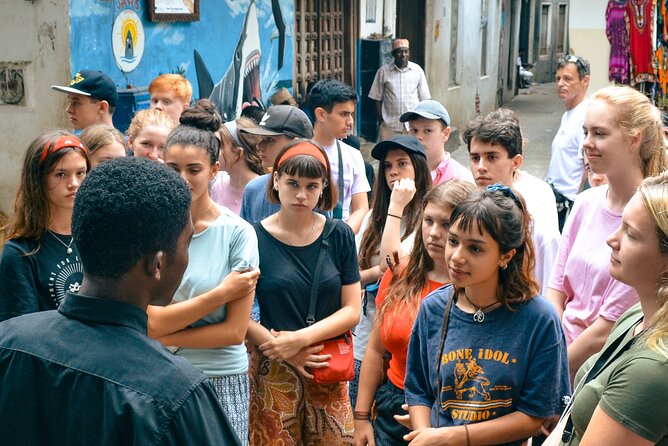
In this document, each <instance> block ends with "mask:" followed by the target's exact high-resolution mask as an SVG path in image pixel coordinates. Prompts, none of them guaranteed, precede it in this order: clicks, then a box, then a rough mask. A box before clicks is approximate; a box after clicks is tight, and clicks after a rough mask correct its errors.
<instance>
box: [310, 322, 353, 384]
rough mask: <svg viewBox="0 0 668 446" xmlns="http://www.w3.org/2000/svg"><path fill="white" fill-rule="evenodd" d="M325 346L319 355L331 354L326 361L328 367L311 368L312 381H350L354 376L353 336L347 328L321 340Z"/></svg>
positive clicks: (328, 382)
mask: <svg viewBox="0 0 668 446" xmlns="http://www.w3.org/2000/svg"><path fill="white" fill-rule="evenodd" d="M322 344H323V345H324V346H325V348H323V349H322V351H320V352H318V354H319V355H332V357H331V358H330V359H329V360H328V361H327V362H328V363H329V366H328V367H325V368H322V369H311V374H312V375H313V381H315V382H317V383H318V384H331V383H338V382H343V381H350V380H352V379H353V378H354V377H355V361H354V357H353V338H352V333H351V332H350V330H348V331H347V332H346V333H344V334H342V335H340V336H337V337H335V338H332V339H327V340H325V341H323V342H322Z"/></svg>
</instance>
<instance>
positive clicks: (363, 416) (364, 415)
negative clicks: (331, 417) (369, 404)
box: [353, 410, 371, 421]
mask: <svg viewBox="0 0 668 446" xmlns="http://www.w3.org/2000/svg"><path fill="white" fill-rule="evenodd" d="M370 419H371V412H362V411H358V410H356V411H354V412H353V420H357V421H369V420H370Z"/></svg>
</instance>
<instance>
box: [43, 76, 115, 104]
mask: <svg viewBox="0 0 668 446" xmlns="http://www.w3.org/2000/svg"><path fill="white" fill-rule="evenodd" d="M51 88H53V89H54V90H56V91H62V92H63V93H75V94H82V95H84V96H90V97H92V98H95V99H99V100H101V101H107V102H108V103H109V105H111V106H116V101H117V100H118V93H117V92H116V84H114V81H112V80H111V78H110V77H109V76H107V75H106V74H104V73H103V72H101V71H94V70H81V71H79V72H78V73H77V74H75V75H74V77H73V78H72V80H71V81H70V83H69V85H67V86H60V85H52V86H51Z"/></svg>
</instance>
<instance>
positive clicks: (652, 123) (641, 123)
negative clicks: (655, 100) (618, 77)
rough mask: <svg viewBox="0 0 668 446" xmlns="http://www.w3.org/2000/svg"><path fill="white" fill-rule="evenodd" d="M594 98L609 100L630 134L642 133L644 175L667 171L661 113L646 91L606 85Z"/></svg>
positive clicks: (617, 118)
mask: <svg viewBox="0 0 668 446" xmlns="http://www.w3.org/2000/svg"><path fill="white" fill-rule="evenodd" d="M591 98H592V100H602V101H605V102H607V103H608V104H609V105H610V106H611V107H612V109H613V116H614V117H615V120H616V123H617V125H618V126H619V127H620V128H621V129H622V131H623V132H624V133H625V134H626V135H627V136H634V135H638V136H639V138H640V168H641V170H642V174H643V177H645V178H647V177H651V176H654V175H658V174H659V173H661V172H663V171H664V170H666V167H667V166H666V143H665V142H664V135H663V120H662V119H661V112H660V111H659V109H658V108H656V107H655V106H654V105H652V103H651V102H650V100H649V99H648V98H647V97H646V96H645V95H644V94H642V93H640V92H639V91H637V90H635V89H633V88H631V87H606V88H603V89H601V90H598V91H597V92H596V93H594V95H593V96H592V97H591Z"/></svg>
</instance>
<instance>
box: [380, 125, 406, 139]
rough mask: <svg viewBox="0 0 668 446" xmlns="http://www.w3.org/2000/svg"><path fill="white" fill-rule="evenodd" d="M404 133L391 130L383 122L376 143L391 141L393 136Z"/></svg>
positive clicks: (403, 133)
mask: <svg viewBox="0 0 668 446" xmlns="http://www.w3.org/2000/svg"><path fill="white" fill-rule="evenodd" d="M405 134H406V131H405V130H404V131H402V132H397V131H396V130H392V129H391V128H389V127H388V126H387V124H385V123H384V122H383V123H382V124H381V125H380V131H379V132H378V142H381V141H387V140H388V139H392V137H393V136H397V135H405Z"/></svg>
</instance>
